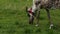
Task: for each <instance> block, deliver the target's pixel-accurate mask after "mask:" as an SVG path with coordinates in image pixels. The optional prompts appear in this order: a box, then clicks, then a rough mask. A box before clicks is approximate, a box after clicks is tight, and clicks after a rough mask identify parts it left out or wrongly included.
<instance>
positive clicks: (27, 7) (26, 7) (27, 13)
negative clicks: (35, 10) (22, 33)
mask: <svg viewBox="0 0 60 34" xmlns="http://www.w3.org/2000/svg"><path fill="white" fill-rule="evenodd" d="M26 13H27V16H28V17H30V15H29V13H28V7H27V6H26Z"/></svg>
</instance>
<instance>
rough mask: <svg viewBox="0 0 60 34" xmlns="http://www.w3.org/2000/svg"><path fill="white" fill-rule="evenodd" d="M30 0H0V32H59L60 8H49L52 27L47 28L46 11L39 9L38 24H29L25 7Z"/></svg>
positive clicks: (59, 33) (43, 33)
mask: <svg viewBox="0 0 60 34" xmlns="http://www.w3.org/2000/svg"><path fill="white" fill-rule="evenodd" d="M31 5H32V0H28V1H27V0H0V34H60V9H55V10H52V9H51V10H50V14H51V19H52V22H53V23H54V27H53V29H49V24H48V18H47V13H46V11H45V10H44V9H41V15H40V22H39V26H38V27H36V26H35V23H36V20H35V21H34V25H29V23H28V16H27V13H26V11H25V7H26V6H29V7H31Z"/></svg>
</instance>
